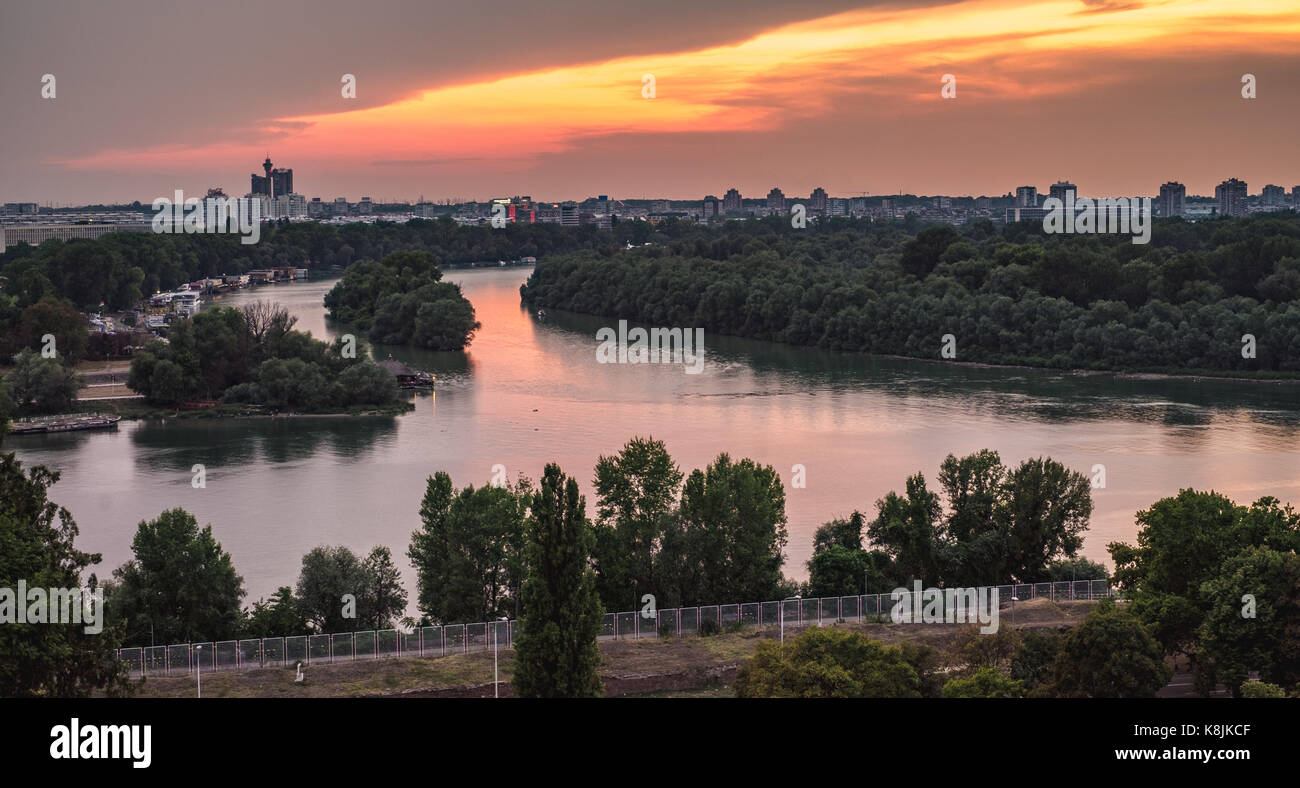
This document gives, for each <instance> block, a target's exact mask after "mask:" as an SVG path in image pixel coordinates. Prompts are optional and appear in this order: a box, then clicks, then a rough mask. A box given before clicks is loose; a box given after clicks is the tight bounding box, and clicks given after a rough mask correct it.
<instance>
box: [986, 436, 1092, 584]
mask: <svg viewBox="0 0 1300 788" xmlns="http://www.w3.org/2000/svg"><path fill="white" fill-rule="evenodd" d="M1007 487H1008V489H1007V493H1006V501H1005V504H1004V507H1005V515H1004V517H1005V522H1006V525H1005V528H1006V535H1007V544H1008V546H1009V548H1010V555H1011V556H1012V560H1011V563H1010V566H1009V567H1008V569H1009V571H1010V578H1012V579H1015V580H1018V581H1020V582H1034V581H1037V580H1038V579H1039V578H1042V577H1045V576H1046V575H1047V567H1048V565H1049V564H1050V563H1051V561H1052V559H1053V558H1054V557H1056V556H1058V555H1065V556H1069V557H1073V556H1074V554H1075V553H1076V552H1078V550H1079V548H1080V547H1081V546H1082V545H1083V532H1084V531H1085V530H1087V528H1088V518H1089V517H1091V516H1092V488H1091V483H1090V482H1089V481H1088V477H1087V476H1084V475H1083V474H1082V473H1079V472H1078V471H1071V470H1070V469H1069V468H1066V467H1065V466H1064V465H1062V464H1061V463H1059V462H1056V461H1055V460H1052V459H1051V458H1042V457H1040V458H1037V459H1030V460H1025V461H1024V462H1023V463H1021V464H1020V466H1019V467H1017V468H1016V469H1015V470H1014V471H1012V472H1011V475H1010V477H1009V478H1008V479H1007Z"/></svg>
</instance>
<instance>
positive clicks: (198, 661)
mask: <svg viewBox="0 0 1300 788" xmlns="http://www.w3.org/2000/svg"><path fill="white" fill-rule="evenodd" d="M194 650H195V651H197V652H199V655H198V657H196V658H195V660H194V678H195V679H197V680H198V697H200V698H201V697H203V646H195V647H194Z"/></svg>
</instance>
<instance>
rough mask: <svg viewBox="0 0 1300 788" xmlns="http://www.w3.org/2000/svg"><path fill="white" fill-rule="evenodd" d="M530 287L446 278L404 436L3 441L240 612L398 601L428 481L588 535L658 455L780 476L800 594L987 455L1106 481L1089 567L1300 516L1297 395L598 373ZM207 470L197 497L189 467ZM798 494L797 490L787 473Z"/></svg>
mask: <svg viewBox="0 0 1300 788" xmlns="http://www.w3.org/2000/svg"><path fill="white" fill-rule="evenodd" d="M527 274H528V271H527V270H524V269H517V268H516V269H499V270H476V271H474V270H471V271H452V272H449V273H448V278H449V279H450V280H452V281H456V282H459V283H460V284H461V285H462V286H463V288H464V291H465V294H466V296H467V297H468V298H469V299H470V300H471V301H473V303H474V306H475V308H476V309H477V311H478V316H479V319H480V320H481V321H482V323H483V328H482V330H481V331H480V332H479V334H478V336H477V337H476V339H475V340H474V343H473V345H472V346H471V347H470V350H469V351H468V352H467V353H465V354H447V353H430V352H420V351H413V350H411V349H408V348H382V349H377V350H376V352H375V355H376V356H377V357H378V358H384V357H386V356H387V355H388V354H389V353H392V355H393V356H394V357H395V358H398V359H401V360H403V361H405V362H407V363H408V364H411V365H413V366H417V367H420V368H422V369H427V370H429V371H431V372H434V373H435V374H436V375H437V376H438V388H437V392H436V393H435V394H418V395H412V396H414V402H415V411H414V412H412V413H409V414H406V415H404V416H398V417H370V418H357V419H350V418H345V417H336V418H309V419H308V418H304V419H231V420H224V421H207V420H201V421H178V420H165V421H136V422H122V423H121V424H120V425H119V427H118V428H117V430H115V431H112V432H87V433H74V434H66V435H50V436H26V437H11V438H9V439H8V440H7V441H6V449H7V450H16V451H17V452H18V454H19V457H20V458H21V459H22V460H23V461H24V462H27V463H32V464H34V463H44V464H47V465H50V466H52V467H55V468H57V469H59V470H60V471H61V472H62V474H63V478H62V480H61V481H60V482H59V483H58V484H57V485H56V486H55V487H54V489H53V494H52V497H53V499H54V500H55V501H57V502H58V503H60V504H61V505H63V506H66V507H68V509H69V510H71V512H72V514H73V516H74V517H75V518H76V520H77V523H78V525H79V526H80V528H81V535H80V537H79V539H78V546H79V547H81V549H84V550H89V551H92V552H101V553H103V555H104V563H103V564H101V565H100V567H99V568H98V569H99V573H100V575H101V576H104V575H107V574H108V571H109V570H110V569H111V568H112V567H116V566H118V565H120V564H121V563H123V562H124V561H126V560H127V559H128V558H129V557H130V542H131V538H132V536H133V534H134V532H135V528H136V524H137V523H138V522H139V521H140V520H143V519H149V518H153V517H155V516H157V515H158V513H159V512H161V511H162V510H163V509H166V508H170V507H176V506H180V507H184V508H185V509H187V510H189V511H190V512H193V513H194V514H195V516H197V517H198V519H199V522H200V523H211V524H212V527H213V531H214V532H215V534H216V537H217V539H218V540H219V541H220V542H221V543H222V546H223V547H224V548H225V549H226V550H228V551H230V552H231V554H232V555H233V556H234V561H235V565H236V567H237V568H238V570H239V572H240V573H241V574H242V575H243V576H244V580H245V585H246V587H247V589H248V592H249V601H251V600H253V599H256V598H258V597H261V596H266V595H269V594H270V593H271V592H272V591H274V590H275V588H276V587H277V586H280V585H292V584H293V583H294V582H295V580H296V578H297V575H298V570H299V568H300V566H301V559H302V556H303V554H304V553H306V552H307V551H308V550H310V549H311V548H313V547H315V546H317V545H321V544H344V545H347V546H348V547H350V548H352V549H353V550H355V551H358V552H363V551H368V550H369V549H370V548H371V547H372V546H374V545H377V544H383V545H387V546H389V547H390V548H391V549H392V551H393V553H394V558H395V559H396V561H397V562H398V563H399V565H400V566H401V567H402V569H403V573H404V579H405V581H406V584H407V587H408V588H409V589H410V592H411V599H412V600H413V599H414V586H415V578H414V571H413V570H412V569H411V568H410V566H409V564H408V561H407V559H406V556H405V554H406V549H407V545H408V543H409V541H410V535H411V532H412V531H413V530H415V529H417V528H418V527H419V516H418V513H417V512H418V509H419V505H420V498H421V496H422V495H423V493H424V487H425V479H426V478H427V477H428V476H429V475H431V474H432V473H434V472H435V471H439V470H444V471H447V472H448V473H449V474H450V475H451V477H452V480H453V481H454V482H455V484H456V485H457V486H464V485H466V484H474V485H476V486H478V485H481V484H484V483H486V482H487V481H488V480H489V479H490V478H491V475H492V466H493V465H496V464H501V465H504V466H506V468H507V469H508V473H509V475H510V478H511V480H512V481H513V480H514V478H515V477H516V475H517V474H519V473H523V474H525V475H527V476H529V477H531V478H533V479H534V480H536V479H537V478H538V477H539V476H540V475H541V470H542V467H543V465H545V463H547V462H549V461H557V462H559V463H560V465H561V467H562V468H563V469H564V470H565V471H566V472H567V473H569V474H570V475H573V476H576V477H577V478H578V480H579V481H580V482H581V483H582V486H583V492H584V494H586V495H587V497H588V512H589V513H592V514H594V509H595V507H594V505H593V502H592V500H591V483H590V481H591V476H592V469H593V467H594V466H595V463H596V459H597V457H598V456H599V455H600V454H602V453H604V454H612V453H614V452H616V451H617V450H618V449H619V448H620V447H621V446H622V445H623V443H624V442H625V441H626V440H627V439H628V438H629V437H631V436H633V435H652V436H654V437H655V438H659V439H661V440H663V441H665V442H666V443H667V446H668V449H669V451H670V452H671V453H672V455H673V457H674V458H675V459H676V460H677V462H678V464H679V465H680V466H681V467H682V469H683V471H684V472H687V473H689V471H690V470H691V469H693V468H698V467H703V466H704V465H705V464H707V463H708V462H709V461H710V460H711V459H712V458H713V457H714V456H715V455H716V454H717V453H718V452H719V451H721V450H726V451H728V452H730V453H731V454H732V456H733V458H739V457H745V456H748V457H752V458H754V459H756V460H758V461H760V462H763V463H766V464H770V465H773V466H775V467H776V468H777V470H778V471H779V472H780V473H781V476H782V478H783V479H785V481H786V483H787V491H786V495H787V498H786V511H787V513H788V515H789V519H790V543H789V546H788V547H787V550H786V556H787V561H786V573H787V574H788V575H791V576H795V577H799V578H801V579H802V578H805V577H806V576H807V571H806V569H805V566H804V564H805V562H806V561H807V560H808V557H809V555H810V553H811V551H812V536H813V531H814V530H815V529H816V527H817V525H818V524H820V523H821V522H823V521H825V520H827V519H829V518H831V517H836V516H845V515H847V514H849V513H850V512H851V511H853V510H854V509H855V508H856V509H861V510H863V511H865V512H873V511H874V502H875V501H876V499H878V498H880V497H881V496H883V495H884V494H885V493H887V492H888V491H889V490H891V489H895V490H902V488H903V486H904V481H905V478H906V476H907V475H908V474H911V473H914V472H916V471H922V472H924V473H925V475H926V478H927V479H928V480H930V481H931V482H932V484H933V482H934V480H935V476H936V474H937V470H938V465H939V463H940V462H941V461H942V460H943V458H944V457H945V456H946V455H947V454H948V453H950V452H952V453H958V454H962V453H968V452H972V451H975V450H978V449H981V448H985V447H987V448H992V449H996V450H997V451H998V452H1000V453H1001V455H1002V458H1003V460H1004V462H1006V463H1007V464H1009V465H1010V464H1015V463H1018V462H1019V461H1020V460H1022V459H1024V458H1026V457H1032V456H1039V455H1049V456H1051V457H1054V458H1056V459H1057V460H1060V461H1062V462H1064V463H1065V464H1067V465H1068V466H1070V467H1072V468H1075V469H1077V470H1081V471H1083V472H1085V473H1088V472H1089V471H1090V469H1091V468H1092V467H1093V466H1094V465H1095V464H1102V465H1105V467H1106V475H1107V487H1106V489H1102V490H1095V491H1094V500H1095V503H1096V508H1095V513H1094V515H1093V518H1092V526H1091V530H1090V531H1089V533H1088V536H1087V539H1086V541H1085V543H1084V551H1083V552H1084V554H1085V555H1086V556H1087V557H1089V558H1091V559H1093V560H1099V561H1106V562H1107V563H1109V562H1108V556H1107V554H1106V549H1105V548H1106V544H1107V543H1108V542H1110V541H1114V540H1129V541H1131V540H1132V539H1133V538H1134V535H1135V533H1136V528H1135V525H1134V522H1133V515H1134V512H1136V511H1137V510H1138V509H1141V508H1144V507H1146V506H1147V505H1149V504H1150V503H1152V502H1153V501H1155V500H1156V499H1158V498H1160V497H1163V496H1167V495H1172V494H1174V493H1176V492H1177V491H1178V490H1179V489H1180V488H1183V487H1196V488H1213V489H1215V490H1218V491H1220V492H1222V493H1225V494H1227V495H1229V496H1230V497H1232V498H1234V499H1235V500H1237V501H1238V502H1239V503H1246V502H1249V501H1252V500H1254V499H1256V498H1258V497H1259V496H1262V495H1273V496H1276V497H1278V498H1280V499H1282V500H1284V501H1291V502H1295V503H1297V504H1300V387H1295V386H1280V385H1266V384H1250V383H1230V382H1203V381H1186V380H1124V379H1116V378H1112V377H1109V376H1077V375H1068V374H1061V373H1054V372H1039V371H1028V370H1004V369H971V368H964V367H952V366H945V365H941V364H931V363H926V362H917V361H901V360H893V359H880V358H866V357H862V356H857V355H850V354H838V353H828V352H821V351H815V350H808V349H796V348H789V347H784V346H780V345H774V344H769V343H763V342H754V341H747V340H740V339H729V338H726V337H712V336H707V335H706V337H705V343H706V348H707V354H706V363H705V366H704V370H703V372H702V373H701V374H698V375H688V374H685V373H684V372H683V368H682V367H681V366H672V365H614V364H599V363H597V361H596V356H595V347H596V342H595V339H594V336H595V332H596V329H597V328H599V327H600V326H602V325H606V324H608V323H609V321H607V320H599V319H593V318H589V317H583V316H577V315H563V314H555V313H552V314H551V315H550V317H549V319H548V320H547V321H546V322H544V323H539V322H537V321H536V320H535V319H534V318H533V316H531V315H530V314H528V313H527V312H526V311H525V310H524V309H523V308H522V307H521V306H520V304H519V285H520V284H521V283H522V282H523V280H524V279H525V278H526V277H527ZM332 284H333V282H332V281H316V282H309V283H295V284H282V285H275V286H265V287H262V288H260V289H258V290H255V291H244V292H241V293H239V294H236V295H233V296H228V297H226V298H224V299H222V300H221V301H220V302H219V303H223V304H228V305H236V306H237V305H239V304H240V303H243V302H246V301H249V300H254V299H271V300H275V301H278V302H280V303H282V304H284V305H285V306H287V307H289V308H290V310H291V311H292V312H293V313H294V314H296V315H297V316H298V318H299V321H298V328H299V329H300V330H309V331H311V332H312V334H314V335H315V336H317V337H334V336H337V335H339V334H341V333H343V332H344V331H345V330H346V329H344V328H343V327H341V326H335V325H331V324H328V323H327V322H326V319H325V310H324V307H323V306H322V305H321V299H322V297H323V296H324V294H325V292H326V291H327V290H328V289H329V287H330V286H331V285H332ZM196 463H202V464H203V465H205V466H206V467H207V487H206V489H201V490H196V489H193V488H192V487H191V485H190V480H191V473H190V469H191V467H192V466H193V465H195V464H196ZM795 464H802V465H804V466H805V467H806V468H807V487H806V488H803V489H791V488H789V487H788V485H789V483H790V481H791V467H792V466H793V465H795Z"/></svg>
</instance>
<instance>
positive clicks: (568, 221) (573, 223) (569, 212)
mask: <svg viewBox="0 0 1300 788" xmlns="http://www.w3.org/2000/svg"><path fill="white" fill-rule="evenodd" d="M581 223H582V216H581V214H580V212H579V211H578V204H577V203H576V202H571V201H570V202H566V203H561V204H560V224H562V225H564V226H565V227H577V226H578V225H579V224H581Z"/></svg>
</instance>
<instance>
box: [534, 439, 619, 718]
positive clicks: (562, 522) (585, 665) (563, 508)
mask: <svg viewBox="0 0 1300 788" xmlns="http://www.w3.org/2000/svg"><path fill="white" fill-rule="evenodd" d="M585 510H586V505H585V501H584V500H583V499H582V497H581V496H580V495H579V494H578V483H577V482H576V481H574V480H573V479H566V477H565V476H564V473H563V471H561V470H560V467H559V466H558V465H555V464H554V463H552V464H548V465H547V466H546V469H545V471H544V473H543V474H542V479H541V485H540V488H539V489H538V490H537V492H536V493H534V495H533V501H532V507H531V510H530V512H529V515H528V523H527V526H526V528H527V537H528V541H527V545H526V548H525V551H526V553H525V554H526V560H525V564H526V566H527V572H528V574H527V579H526V580H525V581H524V589H523V616H522V617H521V620H520V633H519V637H518V640H517V641H516V644H515V674H514V687H515V693H516V694H518V695H519V696H520V697H539V698H552V697H599V696H600V695H602V694H603V693H604V688H603V685H602V682H601V680H600V674H599V672H598V670H597V668H598V666H599V664H600V649H599V648H598V647H597V645H596V635H597V634H598V633H599V631H600V624H601V619H602V618H603V616H604V611H603V609H602V608H601V605H600V597H599V596H598V595H597V594H596V575H595V572H593V571H592V570H591V568H590V566H589V562H590V558H591V548H592V541H593V538H592V533H591V528H590V525H589V524H588V523H587V519H586V515H585Z"/></svg>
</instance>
